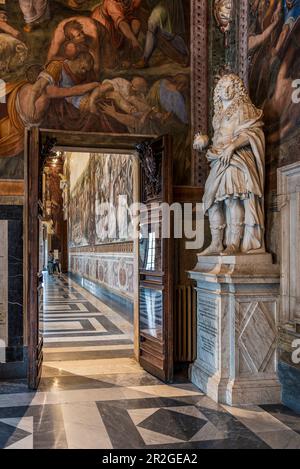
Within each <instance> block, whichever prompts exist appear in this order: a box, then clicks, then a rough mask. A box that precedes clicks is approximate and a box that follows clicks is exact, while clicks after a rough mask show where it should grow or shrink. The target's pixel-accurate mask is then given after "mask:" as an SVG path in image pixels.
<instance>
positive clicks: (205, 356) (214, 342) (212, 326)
mask: <svg viewBox="0 0 300 469" xmlns="http://www.w3.org/2000/svg"><path fill="white" fill-rule="evenodd" d="M197 321H198V360H200V361H201V362H202V363H203V364H204V365H205V367H206V368H209V369H210V370H211V371H214V372H215V371H217V370H218V368H219V360H218V356H219V330H218V308H217V302H216V301H215V300H213V299H211V298H207V297H206V298H205V297H204V298H203V297H202V298H201V293H200V294H199V296H198V318H197Z"/></svg>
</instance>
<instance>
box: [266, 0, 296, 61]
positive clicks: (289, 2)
mask: <svg viewBox="0 0 300 469" xmlns="http://www.w3.org/2000/svg"><path fill="white" fill-rule="evenodd" d="M283 10H284V25H283V29H282V32H281V34H280V36H279V39H278V42H277V44H276V47H275V48H274V49H273V51H272V52H273V55H278V54H279V53H280V51H281V50H282V48H283V46H284V44H285V42H286V40H287V38H288V36H289V34H290V33H291V31H293V29H294V27H295V25H296V23H297V21H298V19H299V18H300V0H283Z"/></svg>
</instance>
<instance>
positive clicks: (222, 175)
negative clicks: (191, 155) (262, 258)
mask: <svg viewBox="0 0 300 469" xmlns="http://www.w3.org/2000/svg"><path fill="white" fill-rule="evenodd" d="M214 106H215V114H214V119H213V127H214V138H213V142H212V146H211V147H210V148H209V150H208V152H207V159H208V161H209V162H210V164H211V172H210V175H209V177H208V179H207V182H206V186H205V193H204V197H203V204H204V208H205V211H206V212H208V214H209V220H210V228H211V234H212V243H211V245H210V246H209V248H208V249H207V250H205V251H204V252H203V253H202V255H204V256H205V255H220V254H221V255H236V254H238V253H240V252H243V253H250V252H264V251H265V248H264V172H265V137H264V132H263V129H262V127H263V122H262V115H263V113H262V111H260V110H259V109H257V108H256V107H255V106H254V105H253V104H252V102H251V100H250V98H249V96H248V93H247V91H246V89H245V86H244V84H243V82H242V80H241V79H240V78H239V77H238V76H236V75H233V74H231V75H225V76H224V77H223V78H221V80H220V81H219V82H218V84H217V86H216V89H215V94H214ZM194 148H195V149H201V150H203V142H202V139H201V136H196V139H195V143H194ZM224 245H225V246H226V248H225V249H224Z"/></svg>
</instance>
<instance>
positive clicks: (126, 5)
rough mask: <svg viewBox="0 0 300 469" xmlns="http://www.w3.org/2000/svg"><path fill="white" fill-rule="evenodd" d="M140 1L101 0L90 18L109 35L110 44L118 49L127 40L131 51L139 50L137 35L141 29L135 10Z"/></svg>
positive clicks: (138, 6)
mask: <svg viewBox="0 0 300 469" xmlns="http://www.w3.org/2000/svg"><path fill="white" fill-rule="evenodd" d="M140 6H141V0H103V3H102V4H101V5H99V6H97V7H96V8H95V9H94V11H93V12H92V18H93V19H95V20H96V21H98V22H99V23H100V24H102V25H103V26H104V27H105V28H106V29H107V31H108V32H109V35H110V41H109V42H110V44H111V46H113V47H114V48H115V49H119V48H120V47H121V46H122V45H123V43H124V40H127V41H128V43H129V44H130V45H131V47H132V48H133V49H140V48H141V46H140V43H139V41H138V35H139V32H140V28H141V23H140V20H139V19H138V18H137V16H136V13H137V10H138V9H139V8H140Z"/></svg>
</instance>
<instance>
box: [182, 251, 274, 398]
mask: <svg viewBox="0 0 300 469" xmlns="http://www.w3.org/2000/svg"><path fill="white" fill-rule="evenodd" d="M189 275H190V277H191V278H192V279H193V280H195V281H196V283H197V288H196V289H197V296H198V299H197V359H196V362H195V363H194V364H193V365H192V366H191V369H190V377H191V380H192V382H193V383H194V384H195V385H196V386H198V387H199V388H200V389H201V390H202V391H203V392H205V393H206V394H207V395H208V396H209V397H211V398H212V399H213V400H215V401H216V402H220V403H224V404H228V405H232V406H236V405H251V404H256V405H259V404H271V403H273V404H274V403H279V402H281V398H280V393H281V389H280V383H279V380H278V377H277V343H278V332H277V331H278V321H279V317H278V313H279V311H278V307H279V284H280V275H279V268H278V266H276V265H274V264H273V263H272V257H271V255H270V254H253V255H251V254H250V255H238V256H220V257H219V256H205V257H203V256H198V264H197V266H196V268H195V269H194V270H193V271H192V272H190V273H189Z"/></svg>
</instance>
